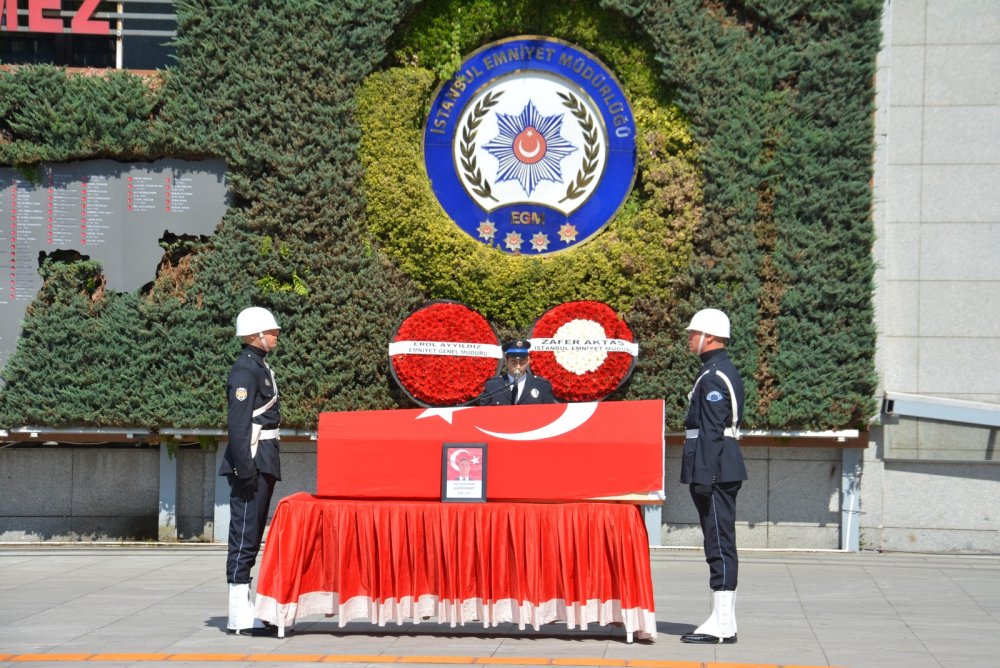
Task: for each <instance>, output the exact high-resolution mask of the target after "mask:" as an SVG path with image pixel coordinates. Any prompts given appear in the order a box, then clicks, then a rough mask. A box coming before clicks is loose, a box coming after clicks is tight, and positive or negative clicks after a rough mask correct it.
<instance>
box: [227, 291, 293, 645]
mask: <svg viewBox="0 0 1000 668" xmlns="http://www.w3.org/2000/svg"><path fill="white" fill-rule="evenodd" d="M280 329H281V328H280V327H279V326H278V323H277V321H275V319H274V316H273V315H272V314H271V312H270V311H268V310H267V309H263V308H260V307H257V306H252V307H250V308H247V309H244V310H243V311H241V312H240V314H239V315H238V316H237V317H236V336H238V337H240V338H242V339H243V349H242V350H241V351H240V354H239V356H238V357H237V358H236V362H235V363H234V364H233V367H232V369H231V370H230V371H229V379H228V380H227V381H226V396H227V398H228V402H229V413H228V420H227V424H228V431H229V443H228V445H227V446H226V452H225V454H224V456H223V460H222V466H221V467H220V469H219V475H221V476H226V478H227V479H228V480H229V555H228V558H227V559H226V581H227V582H228V583H229V622H228V624H227V625H226V628H227V630H228V632H229V633H234V634H238V635H254V633H255V629H256V630H257V633H264V632H266V631H264V630H263V629H264V624H263V622H260V621H259V620H255V619H254V612H253V603H252V602H251V599H250V570H251V569H252V568H253V566H254V563H256V561H257V553H258V552H259V551H260V544H261V540H262V539H263V537H264V527H265V526H266V524H267V515H268V510H269V508H270V505H271V495H272V494H273V492H274V483H275V481H277V480H281V463H280V461H279V456H278V423H279V422H281V409H280V407H279V405H278V386H277V383H276V382H275V379H274V372H273V371H272V370H271V368H270V366H268V363H267V361H266V360H265V357H266V355H267V354H268V353H269V352H271V351H272V350H274V347H275V346H276V345H277V344H278V333H279V330H280Z"/></svg>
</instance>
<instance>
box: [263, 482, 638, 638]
mask: <svg viewBox="0 0 1000 668" xmlns="http://www.w3.org/2000/svg"><path fill="white" fill-rule="evenodd" d="M256 614H257V617H259V618H260V619H263V620H265V621H269V622H271V623H273V624H277V625H278V626H279V627H281V628H282V629H283V628H284V627H288V626H292V625H294V623H295V621H296V620H297V619H300V618H302V617H305V616H307V615H315V614H323V615H328V616H329V615H338V616H339V621H340V626H344V625H345V624H346V623H347V622H350V621H353V620H369V621H371V622H373V623H376V624H379V625H385V624H386V623H387V622H396V623H399V624H402V623H403V621H404V620H407V619H409V620H412V621H415V622H419V621H421V620H422V619H436V620H437V622H438V623H448V624H451V625H452V626H456V625H464V624H466V623H472V622H475V623H478V624H482V625H483V626H484V627H489V626H496V625H498V624H500V623H506V622H513V623H516V624H518V626H519V627H521V628H524V627H525V626H526V625H531V626H532V627H533V628H535V629H538V628H539V627H540V626H541V625H542V624H547V623H550V622H555V621H564V622H566V624H567V626H568V627H569V628H576V627H580V628H582V629H586V628H587V625H588V624H591V623H595V624H621V625H623V626H624V627H625V631H626V632H627V634H628V637H629V639H630V640H631V638H632V635H633V634H635V635H636V637H638V638H655V637H656V620H655V616H654V608H653V586H652V576H651V573H650V567H649V548H648V538H647V536H646V528H645V525H644V523H643V519H642V516H641V513H640V512H639V509H638V508H636V507H635V506H631V505H626V504H613V503H552V504H536V503H499V502H490V503H440V502H427V501H412V502H408V501H360V500H337V499H323V498H318V497H314V496H311V495H309V494H304V493H301V494H295V495H293V496H289V497H286V498H284V499H282V500H281V502H280V503H279V504H278V507H277V508H276V510H275V513H274V517H273V519H272V521H271V528H270V532H269V534H268V539H267V542H266V544H265V547H264V556H263V559H262V561H261V567H260V574H259V577H258V584H257V599H256Z"/></svg>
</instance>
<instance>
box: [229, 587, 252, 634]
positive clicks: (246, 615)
mask: <svg viewBox="0 0 1000 668" xmlns="http://www.w3.org/2000/svg"><path fill="white" fill-rule="evenodd" d="M253 622H254V620H253V604H252V603H250V584H249V583H245V584H230V585H229V622H228V623H227V624H226V628H227V629H229V630H230V631H244V630H248V629H252V628H253V625H254V624H253Z"/></svg>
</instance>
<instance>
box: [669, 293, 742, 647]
mask: <svg viewBox="0 0 1000 668" xmlns="http://www.w3.org/2000/svg"><path fill="white" fill-rule="evenodd" d="M687 332H688V347H689V348H690V350H691V352H693V353H694V354H696V355H698V356H699V357H701V368H700V369H699V370H698V377H697V379H696V380H695V382H694V388H693V389H692V390H691V394H690V395H689V397H690V405H689V407H688V412H687V415H686V417H685V418H684V428H685V434H684V452H683V455H682V458H681V482H682V483H687V484H688V485H689V488H690V492H691V499H692V500H693V501H694V505H695V508H697V510H698V518H699V520H700V521H701V532H702V536H703V538H704V546H705V561H707V562H708V568H709V574H710V575H709V585H710V586H711V589H712V614H711V615H710V616H709V618H708V620H706V621H705V623H704V624H702V625H701V626H699V627H698V628H697V629H695V630H694V632H692V633H686V634H684V635H683V636H681V640H682V641H684V642H689V643H727V644H729V643H735V642H736V579H737V574H738V569H739V560H738V558H737V555H736V493H737V492H739V490H740V487H741V486H742V485H743V481H744V480H746V479H747V470H746V465H745V464H744V463H743V454H742V452H741V451H740V443H739V437H740V432H739V427H740V417H741V416H742V413H743V380H742V379H741V378H740V373H739V371H737V370H736V367H735V366H733V363H732V362H731V361H730V359H729V355H728V353H727V352H726V341H727V340H728V339H729V317H728V316H726V314H725V313H723V312H722V311H719V310H717V309H704V310H702V311H698V312H697V313H695V314H694V317H693V318H691V324H690V325H688V327H687Z"/></svg>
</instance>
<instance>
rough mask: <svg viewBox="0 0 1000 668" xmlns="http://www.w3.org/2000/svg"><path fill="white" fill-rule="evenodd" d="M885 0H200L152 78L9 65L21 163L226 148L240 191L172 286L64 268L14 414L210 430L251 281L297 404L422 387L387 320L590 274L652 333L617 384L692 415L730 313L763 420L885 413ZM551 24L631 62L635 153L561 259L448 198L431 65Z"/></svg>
mask: <svg viewBox="0 0 1000 668" xmlns="http://www.w3.org/2000/svg"><path fill="white" fill-rule="evenodd" d="M880 8H881V2H879V0H851V1H850V2H838V3H827V2H822V1H820V0H799V1H797V2H796V1H794V0H781V1H778V0H773V1H769V0H743V1H738V0H721V1H720V2H713V3H705V2H703V1H702V0H659V1H657V0H647V1H642V2H639V1H637V0H632V1H629V0H608V1H606V2H597V1H596V0H584V1H580V2H569V1H568V0H557V1H554V2H551V3H544V4H539V3H533V2H528V1H526V0H500V1H489V2H488V1H486V0H472V1H468V2H460V1H458V0H428V1H426V2H423V3H419V4H418V3H411V2H407V1H405V0H366V1H365V2H353V1H352V2H338V3H321V2H315V1H311V0H287V1H286V2H283V3H278V4H277V5H270V6H267V7H265V6H262V5H261V4H260V3H257V2H249V1H248V0H211V1H209V0H185V1H184V2H181V3H178V5H177V13H178V37H177V40H176V41H177V63H176V65H175V66H173V67H171V68H168V69H167V70H165V71H163V72H160V73H158V75H157V76H156V77H151V78H150V77H146V78H142V77H138V76H135V75H132V74H129V73H107V74H103V75H100V76H79V75H68V74H67V73H65V72H63V71H61V70H58V69H56V68H52V67H45V66H40V67H34V66H33V67H23V68H16V69H14V70H10V71H0V163H2V164H9V165H17V166H19V167H21V168H22V169H24V170H26V171H29V172H30V170H32V169H36V168H37V167H38V165H39V164H40V163H41V162H44V161H65V160H73V159H84V158H114V159H120V160H151V159H155V158H158V157H162V156H166V155H171V156H176V157H181V158H188V159H196V158H199V157H208V156H218V157H222V158H224V159H225V160H226V161H227V164H228V168H229V184H230V189H231V192H232V195H233V198H232V205H231V207H230V209H229V211H228V212H227V214H226V216H225V217H224V219H223V220H222V221H221V222H220V224H219V227H218V229H217V231H216V234H215V235H214V236H213V237H212V238H211V239H210V240H208V241H207V242H205V243H196V244H193V245H189V246H187V247H184V248H182V249H178V248H170V249H165V256H164V261H163V263H162V265H161V268H160V271H159V274H158V278H157V280H156V282H155V283H154V285H153V286H152V288H151V289H150V290H148V291H142V292H137V293H133V294H118V293H112V292H109V291H107V290H105V289H104V287H103V280H102V277H101V276H100V267H99V266H96V265H95V263H93V262H76V263H57V262H52V263H50V264H48V265H46V266H45V267H43V268H42V271H43V276H44V277H45V286H44V288H43V289H42V291H41V292H40V294H39V295H38V297H37V299H36V300H35V302H34V303H33V304H32V305H31V306H30V307H29V310H28V315H27V317H26V319H25V322H24V330H23V334H22V337H21V340H20V341H19V344H18V349H17V351H16V353H15V354H14V355H12V357H11V359H10V361H9V363H8V365H7V367H6V368H5V369H4V370H3V378H4V381H5V385H4V387H3V390H2V395H0V424H3V425H9V426H16V425H22V424H35V425H51V426H65V425H99V426H114V425H122V426H124V425H132V426H159V427H167V426H173V427H213V426H221V425H222V424H223V422H224V396H223V391H222V384H223V381H224V377H225V373H226V370H227V369H228V366H229V364H230V362H231V359H232V357H233V355H234V354H235V352H236V349H237V347H238V346H237V343H236V342H235V340H234V337H232V335H231V332H232V321H233V318H234V316H235V314H236V313H237V312H238V311H239V309H240V308H242V307H244V306H247V305H249V304H251V303H253V304H259V305H263V306H266V307H269V308H272V309H273V310H274V311H275V312H276V313H277V315H278V317H279V320H280V321H281V323H282V325H283V330H284V331H283V336H282V339H281V344H280V347H279V350H278V351H276V353H275V357H274V362H275V365H276V367H277V368H278V370H279V382H280V385H281V390H282V395H283V408H284V413H285V418H286V425H287V426H292V427H299V428H304V429H312V428H315V423H316V416H317V413H319V412H320V411H325V410H355V409H372V408H389V407H393V406H405V405H407V404H406V400H405V398H404V397H403V396H402V394H401V393H400V392H398V390H397V389H396V388H394V387H393V385H392V381H391V379H390V374H389V371H388V365H387V359H386V342H387V341H388V340H389V337H390V336H391V334H392V332H393V331H394V329H395V328H396V326H398V324H399V323H400V322H401V321H402V319H403V318H404V317H405V315H406V314H407V313H408V312H409V311H410V310H411V309H413V308H415V307H416V306H417V305H418V304H420V303H421V302H423V301H425V300H429V299H436V298H449V299H455V300H458V301H461V302H464V303H466V304H468V305H469V306H471V307H472V308H475V309H477V310H480V311H481V312H483V313H484V314H486V315H487V316H488V317H489V318H490V319H491V321H493V322H494V324H495V325H496V327H497V328H498V330H499V331H501V332H502V333H504V334H513V333H518V334H523V333H526V332H527V331H529V330H530V327H531V324H532V321H533V320H534V318H535V317H537V316H539V315H541V313H542V312H543V311H544V310H545V309H546V308H548V307H550V306H553V305H555V304H557V303H559V302H561V301H565V300H568V299H581V298H583V299H599V300H602V301H607V302H608V303H610V304H612V305H613V306H615V308H617V309H618V310H620V311H621V312H622V313H623V315H624V316H625V318H626V320H627V321H628V322H629V324H630V325H631V327H632V329H633V330H634V331H635V332H636V334H637V337H638V340H639V342H640V346H641V352H640V358H639V364H638V367H637V369H636V372H635V373H634V374H633V378H632V380H631V382H630V384H629V386H628V387H627V388H625V389H624V390H623V391H622V392H620V394H619V396H618V398H629V399H636V398H650V397H662V398H664V399H666V400H667V403H668V426H670V427H672V428H677V427H679V426H680V418H681V413H682V410H683V406H684V403H685V398H684V397H685V395H686V393H687V389H688V385H689V384H690V382H691V381H692V375H693V371H694V368H695V367H696V364H697V360H695V359H693V358H692V356H691V355H690V353H689V352H688V351H687V350H686V345H685V337H684V336H683V333H682V331H681V330H683V327H684V325H685V324H686V321H687V319H688V318H689V317H690V315H691V314H692V313H693V312H694V311H695V310H697V309H698V308H701V307H704V306H716V307H720V308H723V309H726V310H727V311H728V312H729V313H730V316H731V317H732V319H733V325H734V339H733V341H732V345H731V349H732V353H733V356H734V358H735V359H736V362H737V364H738V365H739V366H740V367H741V368H742V369H743V372H744V376H745V378H746V380H747V387H748V391H749V396H748V414H747V416H746V420H745V424H746V425H747V426H753V427H758V428H781V429H796V428H797V429H831V428H839V427H848V426H863V425H864V423H865V421H866V419H867V418H868V416H869V415H871V414H872V413H873V412H874V408H875V406H874V399H873V393H874V390H875V386H876V383H875V373H874V361H873V357H874V342H875V332H874V328H873V325H872V316H873V314H872V303H871V294H872V277H873V273H874V271H873V264H872V260H871V253H870V249H871V244H872V241H873V238H872V235H873V232H872V226H871V221H870V214H869V209H870V206H871V193H870V186H869V178H870V173H871V153H872V142H873V121H872V112H873V76H874V62H875V55H876V52H877V48H878V44H879V33H878V26H879V11H880ZM519 34H544V35H550V36H553V37H557V38H560V39H565V40H567V41H570V42H573V43H575V44H578V45H580V46H582V47H583V48H585V49H587V50H589V51H591V52H592V53H594V54H595V55H597V56H598V57H599V58H601V59H602V60H603V61H604V62H605V63H606V64H607V65H608V66H609V67H610V68H611V69H612V70H613V71H615V72H616V74H617V75H618V77H619V79H620V80H621V82H622V85H623V87H624V88H625V90H626V92H627V94H628V95H629V98H630V101H631V104H632V107H633V111H634V113H635V116H636V125H637V127H638V128H639V130H640V134H639V137H638V139H637V141H638V162H639V172H638V175H637V179H636V185H635V188H634V189H633V192H632V194H631V195H630V197H629V199H628V201H627V203H626V204H625V206H624V207H623V208H622V210H621V211H620V212H619V214H618V215H617V216H616V218H615V219H614V220H613V221H612V222H611V223H610V224H609V225H608V226H607V228H605V230H604V231H602V233H601V234H600V235H598V236H597V237H596V238H595V239H593V240H591V241H589V242H588V243H587V244H585V245H583V246H582V247H579V248H577V249H574V250H573V251H571V252H565V253H560V254H556V255H553V256H550V257H545V258H519V257H512V256H507V255H504V254H501V253H499V252H497V251H495V250H491V249H489V248H487V247H485V246H482V245H480V244H478V243H476V242H474V241H473V240H471V239H470V238H468V237H467V236H466V235H465V234H464V233H463V232H461V231H460V230H458V228H457V227H456V226H454V225H452V224H450V223H449V222H448V220H447V219H446V218H445V216H444V213H443V211H442V210H441V209H440V206H439V205H437V203H436V202H435V200H434V198H433V195H432V193H431V191H430V188H429V185H428V184H427V181H426V176H424V175H423V169H422V158H421V155H420V128H421V123H422V115H423V113H425V111H426V109H427V107H428V105H429V103H430V98H431V95H432V94H433V91H434V89H435V88H436V86H437V85H438V84H439V83H440V82H441V81H443V80H445V79H447V78H448V77H450V76H451V74H452V73H453V72H454V70H455V68H456V67H457V65H458V64H459V63H460V62H461V61H462V60H463V58H464V56H465V55H466V54H468V53H469V52H471V51H473V50H475V49H476V48H478V47H479V46H481V45H482V44H484V43H487V42H489V41H492V40H494V39H500V38H504V37H509V36H513V35H519Z"/></svg>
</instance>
